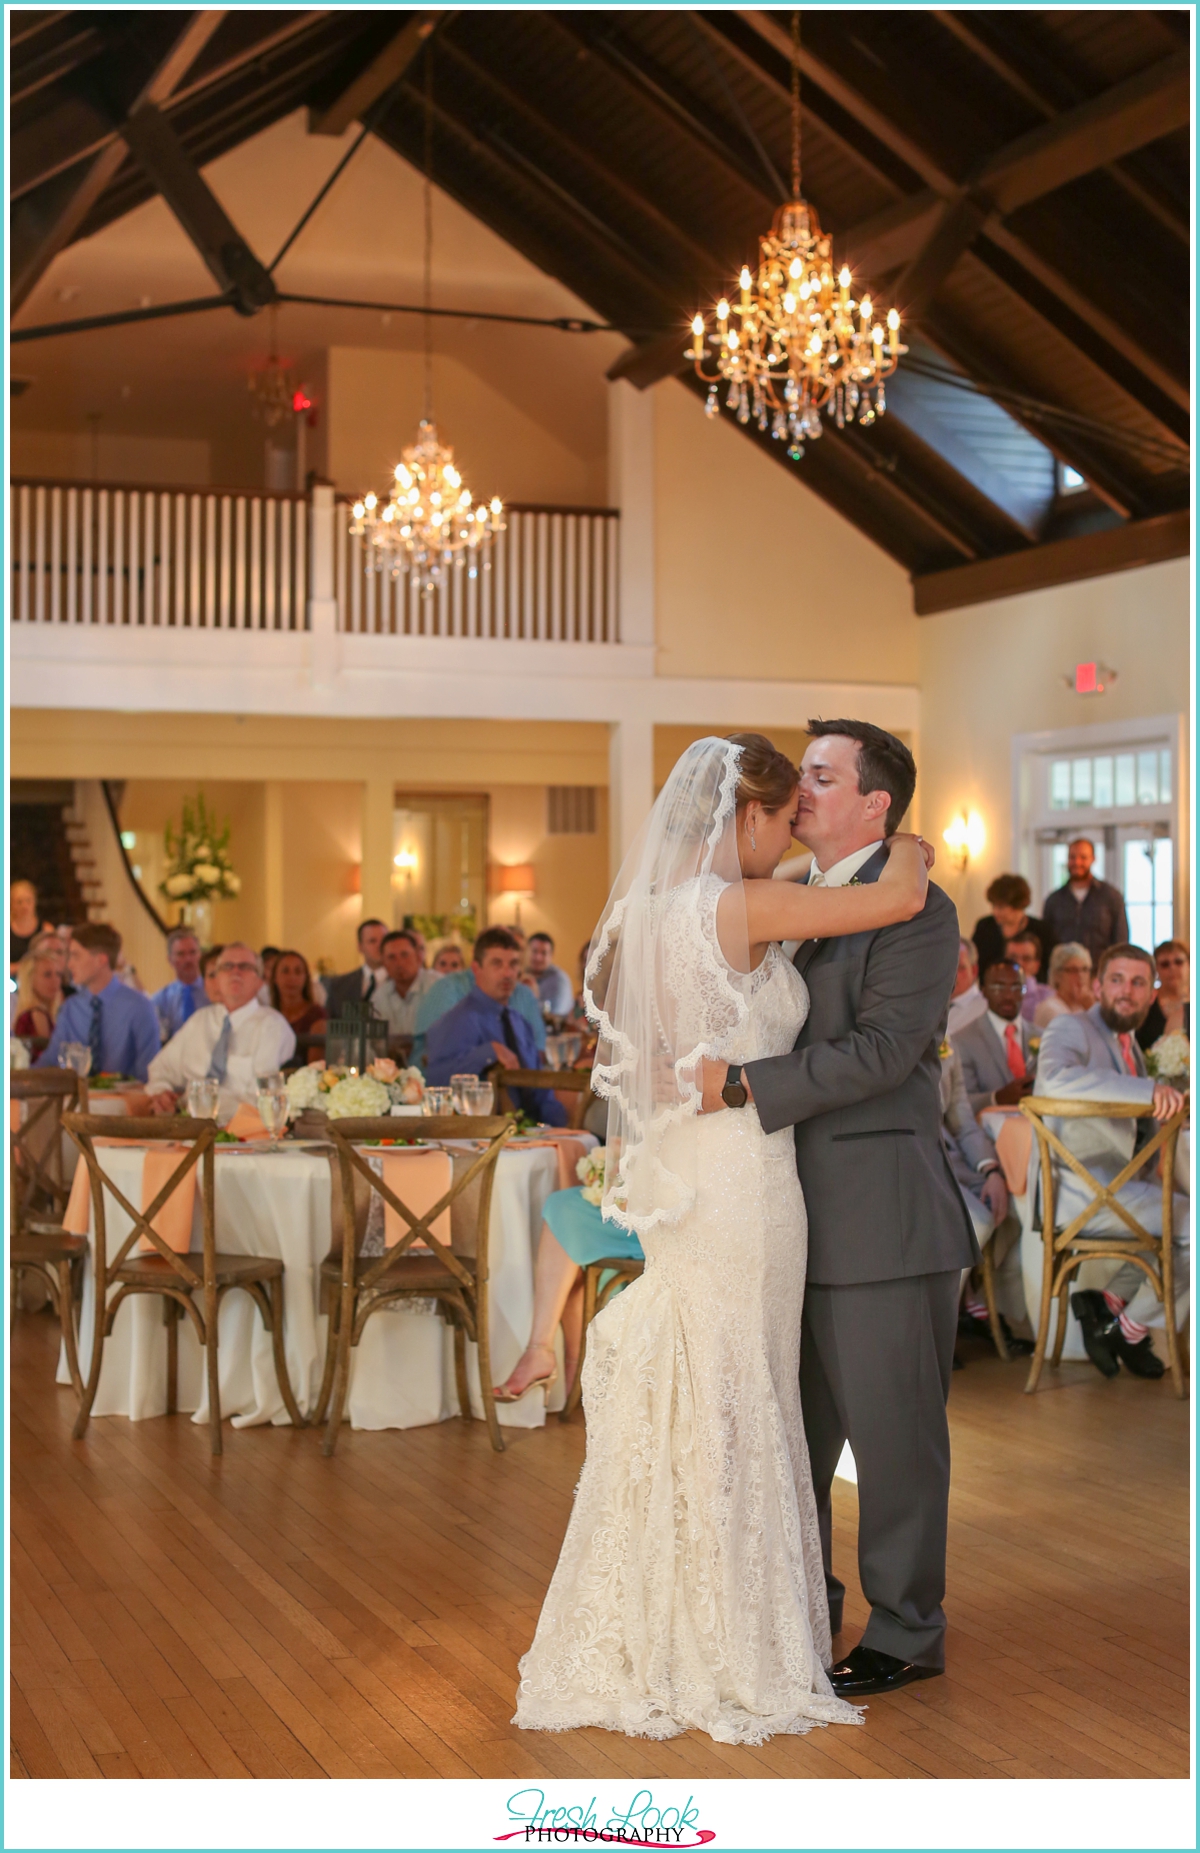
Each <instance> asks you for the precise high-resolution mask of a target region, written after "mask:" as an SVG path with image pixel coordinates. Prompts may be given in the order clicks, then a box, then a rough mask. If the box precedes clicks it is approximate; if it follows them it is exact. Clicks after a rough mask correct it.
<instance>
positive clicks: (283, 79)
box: [10, 7, 1191, 610]
mask: <svg viewBox="0 0 1200 1853" xmlns="http://www.w3.org/2000/svg"><path fill="white" fill-rule="evenodd" d="M10 28H11V36H12V100H11V157H10V177H11V193H12V221H11V251H12V279H13V306H14V310H18V309H19V307H20V304H21V303H22V302H23V301H24V300H25V298H26V296H27V295H28V294H29V291H30V290H31V289H32V288H33V285H34V284H35V283H36V281H37V280H38V278H39V277H40V276H41V275H42V274H43V273H44V271H45V269H46V267H47V265H48V264H49V263H50V262H51V261H52V259H53V257H54V256H55V254H56V253H57V252H58V251H59V250H60V249H62V248H64V246H65V245H66V244H68V243H70V242H71V241H72V240H73V239H75V238H79V237H85V236H87V235H88V234H90V233H92V232H95V231H97V230H98V229H100V228H101V227H102V226H104V225H106V224H108V223H110V222H111V221H112V220H114V219H115V218H118V217H119V216H121V215H122V214H123V213H126V212H129V211H130V210H131V209H132V208H133V207H135V206H136V205H138V204H140V203H141V202H142V201H143V200H145V199H147V198H149V197H150V196H151V195H152V194H153V193H154V192H155V191H156V190H157V189H158V188H161V190H162V191H163V193H164V195H165V196H166V198H167V200H168V203H169V204H170V205H172V207H173V208H174V210H175V211H176V213H177V214H178V216H179V217H180V218H181V220H182V221H183V223H184V225H185V228H186V229H187V230H188V231H189V234H190V235H191V236H193V238H195V240H196V242H197V244H198V246H199V247H200V248H201V251H202V255H204V256H205V258H206V262H208V264H209V268H210V269H211V270H212V271H213V274H214V275H215V276H216V277H217V278H218V281H219V284H220V287H221V288H222V289H224V290H226V291H227V292H228V293H229V295H230V297H231V301H234V300H236V306H237V307H238V308H239V309H240V311H241V312H242V313H253V312H255V311H256V310H257V309H258V308H259V307H260V306H261V305H262V302H263V301H265V300H268V299H269V295H270V291H271V289H272V287H273V285H272V281H271V278H270V277H269V276H267V275H266V274H265V273H264V272H263V270H262V266H261V265H260V264H259V261H258V258H257V257H256V256H255V254H253V253H252V252H249V251H248V250H246V249H245V248H244V247H241V248H240V249H238V248H237V247H238V244H239V241H238V240H237V235H236V232H235V230H234V228H232V227H230V226H228V224H227V222H225V224H222V222H221V220H220V218H219V217H218V216H214V214H213V212H206V209H205V205H204V200H203V196H202V195H203V189H202V183H199V185H200V191H199V192H197V186H196V185H195V184H193V180H196V181H197V182H198V177H196V176H195V175H194V170H195V169H196V168H198V167H199V166H201V165H203V164H204V163H205V162H207V161H209V160H212V159H213V158H214V157H215V156H217V155H219V154H221V153H223V152H225V151H226V150H227V149H229V148H232V147H234V146H236V145H237V144H239V143H241V142H243V141H245V140H246V139H248V138H249V137H251V136H253V135H254V134H256V133H257V132H258V131H259V130H261V129H263V128H265V127H266V126H267V125H268V124H270V123H271V122H273V121H275V120H277V119H278V118H280V117H282V116H284V115H286V114H288V113H290V112H291V111H293V110H295V109H297V108H298V107H301V106H306V107H307V108H308V110H309V124H310V128H311V129H312V130H313V132H314V133H326V134H340V133H342V131H343V130H344V129H345V128H346V127H347V126H348V125H349V124H350V123H351V122H353V121H355V120H358V121H361V120H363V119H364V118H367V119H369V120H370V122H371V125H372V127H373V130H374V132H375V133H376V134H377V135H379V136H380V137H381V138H382V139H383V140H384V141H386V142H387V143H388V144H389V145H390V146H391V147H392V148H394V149H395V150H396V151H397V152H398V153H399V154H401V155H402V156H403V157H404V158H406V159H407V160H409V161H411V162H413V163H414V164H416V165H418V166H419V165H421V163H422V160H423V126H422V123H423V98H424V65H425V58H426V57H427V56H428V55H430V52H429V50H428V48H432V54H431V55H432V57H433V85H434V129H433V160H434V172H435V178H436V180H437V183H438V185H439V186H440V187H442V188H443V189H444V190H445V191H447V192H448V193H450V194H452V195H453V196H454V197H455V198H456V199H457V200H458V201H459V202H460V203H461V204H462V205H463V206H465V207H466V208H467V209H468V210H469V211H470V212H472V213H474V214H475V215H476V216H477V217H479V218H480V219H482V220H483V221H484V222H485V223H487V224H488V225H489V226H491V227H492V228H493V229H494V230H495V231H496V232H498V233H499V234H500V235H501V236H502V237H504V238H505V239H507V240H508V241H509V243H510V244H512V245H513V246H514V247H515V248H516V249H518V250H519V251H521V252H522V253H523V254H524V255H525V256H526V257H528V258H529V259H530V260H531V261H532V262H533V263H534V264H536V265H538V266H539V267H540V268H541V269H543V270H544V271H547V272H548V273H550V274H551V275H553V276H555V277H557V278H558V279H560V280H561V281H562V282H563V283H565V284H566V285H568V286H569V287H570V288H571V289H572V290H573V291H574V292H575V293H576V294H577V295H578V296H580V297H582V298H583V300H584V301H586V302H587V303H589V304H590V305H591V306H592V307H593V308H594V310H595V311H596V313H597V315H598V316H600V317H602V318H603V319H604V320H605V321H606V322H609V323H611V324H612V325H613V326H615V327H617V328H619V329H621V330H622V331H623V332H624V333H625V334H627V335H628V337H629V339H630V343H631V346H630V349H629V352H628V353H627V354H626V356H625V357H624V359H623V360H622V361H621V362H619V363H618V366H617V368H616V369H614V371H615V372H617V373H621V374H623V375H624V376H625V377H628V378H629V379H631V380H632V381H633V383H634V384H635V385H639V386H643V387H644V386H647V385H649V384H650V383H652V382H653V381H655V380H657V379H660V378H663V377H666V376H667V375H669V374H672V373H676V372H678V373H679V374H680V376H681V377H683V378H684V379H689V380H690V383H691V384H692V385H693V387H694V388H695V389H696V390H702V388H700V387H699V384H698V382H696V381H695V380H694V378H692V377H691V376H690V374H689V372H688V370H687V369H686V368H685V367H684V365H683V362H682V347H683V341H684V339H685V335H686V325H687V321H688V319H689V318H690V316H691V315H692V314H693V313H694V311H695V310H696V309H697V308H699V307H704V308H707V307H708V306H709V305H710V304H711V302H712V301H713V300H714V298H715V297H716V295H718V294H719V293H720V292H721V290H722V289H723V288H725V287H727V285H728V280H729V279H730V278H732V277H733V276H734V275H735V274H736V272H737V270H738V268H739V266H740V265H741V264H742V263H743V262H744V261H745V260H746V259H747V258H752V257H753V255H754V253H755V251H756V248H757V244H756V241H757V238H758V236H759V234H760V233H761V232H763V231H765V229H766V228H767V226H768V224H769V222H770V218H771V215H772V213H773V212H774V210H775V208H776V206H777V205H778V204H779V203H780V201H781V199H782V198H783V197H784V196H785V184H784V181H783V179H782V178H781V177H782V176H785V175H786V174H787V172H788V169H789V109H788V95H789V65H788V50H789V45H790V26H789V15H788V14H787V13H786V12H784V11H753V10H744V11H724V12H703V11H696V12H692V11H682V10H673V9H672V10H650V11H636V12H635V11H628V12H623V11H612V12H600V11H597V12H590V11H585V10H564V11H553V10H547V11H524V12H502V11H492V10H490V9H487V8H479V9H469V10H463V11H461V12H450V13H441V14H438V13H413V12H403V11H394V10H388V11H386V12H359V11H356V10H354V9H337V10H334V11H330V12H325V13H320V12H286V11H261V12H259V11H250V10H236V11H235V10H230V11H228V12H217V11H210V12H203V13H196V14H190V15H189V14H186V13H182V14H181V13H169V12H155V11H152V10H151V11H138V12H128V13H125V12H100V11H96V12H92V11H86V12H70V11H68V12H50V11H46V12H25V13H15V14H13V15H12V16H11V20H10ZM1189 32H1190V14H1189V10H1188V9H1186V8H1178V9H1174V10H1172V9H1163V10H1151V9H1148V8H1128V9H1125V8H1120V7H1114V8H1103V9H1098V10H1095V11H1088V10H1082V11H1077V10H1070V11H1068V10H1061V11H1060V10H1044V11H1036V10H1022V9H1016V10H1003V11H994V12H993V11H970V10H968V11H963V12H957V13H956V12H950V11H941V10H936V9H928V10H923V11H909V10H905V9H901V8H895V9H892V8H886V7H885V8H879V9H862V10H860V9H850V10H845V11H843V10H838V9H824V8H820V9H815V10H813V11H811V12H807V13H805V14H804V15H803V20H802V71H803V121H804V180H805V192H806V194H807V195H808V197H809V198H811V199H812V201H813V203H814V204H815V205H816V207H817V209H818V211H819V212H820V215H821V219H822V222H823V224H824V225H825V227H826V229H827V230H830V231H832V232H833V234H834V238H835V252H837V253H839V254H840V253H841V252H843V251H844V252H845V253H846V254H847V256H848V258H849V261H850V262H851V263H852V264H853V265H854V267H855V271H856V276H857V277H859V278H861V279H863V280H867V281H869V282H870V283H871V285H872V286H873V292H874V293H875V294H876V296H877V298H879V299H882V300H886V301H889V302H890V301H893V300H895V301H896V302H897V303H898V305H899V307H900V308H901V310H902V312H903V313H904V315H905V326H906V332H907V337H908V339H909V341H910V344H911V346H912V350H913V362H914V363H915V364H914V365H911V366H908V367H902V369H901V372H900V373H899V374H897V376H896V378H895V380H894V382H893V383H892V384H893V388H894V390H892V391H890V393H889V400H890V404H889V410H888V413H887V416H886V417H885V418H884V419H882V420H881V421H879V422H878V423H877V424H876V425H875V426H874V427H872V428H870V429H867V430H860V429H857V428H855V429H848V430H846V431H844V432H838V431H836V430H835V429H832V428H827V429H826V432H825V434H824V436H823V437H822V438H821V440H820V442H819V443H810V444H809V445H808V447H807V452H806V455H805V456H804V457H803V458H802V459H801V460H800V462H798V463H790V462H789V461H788V459H787V457H786V455H785V453H784V450H783V447H782V446H781V445H779V444H776V443H773V442H772V441H771V439H770V438H769V437H766V436H764V435H762V434H760V433H759V432H757V431H756V430H755V429H754V428H753V427H748V428H747V430H746V436H747V437H748V438H749V439H750V440H751V441H753V442H756V443H759V444H760V445H761V446H762V447H763V448H764V449H765V450H766V451H767V452H768V453H769V454H770V455H771V456H772V457H773V458H774V459H775V460H776V461H777V462H778V463H779V464H780V466H781V467H783V468H785V469H789V470H794V471H796V473H797V474H798V476H799V477H800V479H801V480H803V481H804V482H805V483H806V484H807V485H808V486H809V487H810V488H811V489H813V490H814V491H815V492H816V493H817V494H818V495H821V496H822V497H824V498H825V499H826V500H827V501H828V502H830V503H831V504H832V505H833V506H834V507H836V508H837V509H839V510H840V511H841V512H842V513H843V514H844V515H846V516H847V517H848V518H849V519H850V520H851V521H853V522H854V523H855V524H856V525H857V526H858V527H859V528H861V529H862V530H863V531H864V532H865V533H867V534H868V535H870V537H871V538H872V539H873V540H875V541H876V542H878V544H879V545H880V546H882V547H884V548H885V549H886V550H887V552H888V553H890V554H891V555H892V556H893V557H894V558H896V559H897V560H899V561H900V562H902V564H903V565H904V566H905V567H906V568H907V569H908V570H909V571H910V572H911V573H912V574H913V576H914V579H915V581H916V583H917V607H918V609H919V610H920V609H937V608H939V607H940V606H941V605H942V604H944V603H946V602H949V601H950V600H952V601H953V602H955V603H963V602H969V601H970V599H971V598H972V597H979V596H987V595H988V587H989V586H991V585H993V584H994V585H997V586H999V585H1001V584H1002V585H1004V586H1005V587H1011V586H1012V584H1013V583H1014V582H1015V583H1017V584H1021V583H1027V584H1034V583H1043V584H1044V583H1050V582H1053V581H1054V580H1055V579H1056V578H1059V577H1071V578H1074V577H1080V576H1086V573H1087V572H1088V571H1089V570H1096V571H1107V570H1112V567H1113V564H1114V563H1115V564H1117V565H1120V564H1127V563H1130V562H1132V561H1133V560H1135V559H1141V558H1163V557H1167V556H1169V555H1170V554H1172V553H1181V552H1186V551H1187V532H1188V530H1187V513H1186V511H1187V508H1188V500H1189V476H1188V453H1187V444H1188V439H1189V430H1190V425H1189V397H1188V391H1189V366H1190V337H1191V325H1190V315H1189V272H1190V254H1189V234H1190V214H1191V205H1190V190H1189V183H1190V164H1189V129H1188V118H1189V95H1190V69H1191V54H1190V45H1189ZM135 150H136V152H135ZM189 170H190V171H189ZM209 197H210V200H211V196H209ZM212 204H213V206H214V208H215V202H212ZM216 211H217V213H218V214H219V209H216ZM206 247H207V248H206ZM275 281H276V283H277V284H278V286H279V287H280V288H284V287H286V285H285V282H284V279H283V275H282V274H281V275H280V277H279V278H277V279H276V280H275ZM337 281H338V280H337V279H336V278H330V280H329V288H330V292H331V293H336V291H337ZM918 369H919V370H918ZM931 370H932V371H931ZM956 379H968V380H971V381H973V382H975V383H976V385H977V386H982V387H984V388H985V389H987V390H986V391H985V392H984V393H983V394H979V393H975V394H972V393H970V392H969V391H964V390H962V389H961V387H960V386H959V385H956V384H954V383H953V382H954V381H955V380H956ZM722 415H725V414H724V413H723V414H722ZM1056 465H1057V466H1064V465H1065V466H1067V467H1068V468H1069V469H1070V470H1071V471H1074V472H1077V473H1078V475H1079V476H1080V477H1082V478H1083V480H1084V485H1085V486H1084V487H1083V488H1082V489H1076V490H1075V492H1074V493H1066V492H1064V478H1063V473H1062V469H1061V468H1060V467H1056ZM1090 533H1095V534H1096V535H1097V537H1099V535H1100V534H1101V533H1103V534H1104V537H1105V538H1104V544H1103V546H1097V547H1096V549H1095V550H1094V558H1095V560H1096V561H1097V564H1096V566H1095V567H1094V569H1089V566H1088V564H1087V562H1088V560H1089V558H1091V557H1093V550H1091V549H1089V548H1088V547H1087V546H1086V544H1081V543H1082V542H1083V541H1084V538H1085V537H1086V536H1087V535H1088V534H1090ZM943 575H944V576H945V577H944V578H943Z"/></svg>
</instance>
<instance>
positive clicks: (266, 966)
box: [258, 946, 279, 1005]
mask: <svg viewBox="0 0 1200 1853" xmlns="http://www.w3.org/2000/svg"><path fill="white" fill-rule="evenodd" d="M258 956H259V958H260V959H261V960H262V969H263V981H262V989H261V990H260V991H259V993H258V1001H259V1003H260V1004H268V1005H269V1004H270V1002H271V980H272V978H274V976H275V961H276V959H277V958H278V957H279V947H278V946H264V947H263V949H262V951H261V952H260V953H259V955H258Z"/></svg>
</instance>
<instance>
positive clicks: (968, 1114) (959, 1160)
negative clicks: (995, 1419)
mask: <svg viewBox="0 0 1200 1853" xmlns="http://www.w3.org/2000/svg"><path fill="white" fill-rule="evenodd" d="M985 1007H986V1006H985ZM941 1098H942V1144H943V1146H944V1147H945V1151H946V1158H947V1160H948V1162H949V1165H950V1169H951V1171H952V1172H953V1173H954V1180H955V1182H956V1184H957V1185H958V1189H959V1194H960V1195H961V1197H962V1200H963V1202H964V1203H965V1204H966V1206H967V1214H968V1215H969V1216H970V1218H971V1224H972V1227H973V1228H974V1230H975V1240H976V1241H977V1242H978V1243H979V1246H980V1248H984V1247H986V1245H987V1243H988V1242H994V1243H995V1244H996V1247H995V1249H994V1251H993V1257H992V1258H993V1260H994V1262H995V1264H996V1303H997V1306H998V1307H999V1309H1000V1316H1001V1319H1002V1320H1005V1338H1006V1339H1008V1340H1009V1341H1010V1342H1012V1343H1013V1344H1014V1346H1015V1348H1016V1349H1018V1350H1028V1351H1032V1349H1033V1346H1032V1345H1031V1344H1029V1343H1028V1342H1027V1341H1025V1340H1014V1339H1013V1338H1012V1333H1011V1332H1010V1331H1009V1330H1008V1329H1007V1320H1006V1319H1005V1315H1006V1314H1007V1317H1008V1318H1009V1319H1014V1320H1017V1321H1019V1322H1021V1323H1024V1322H1025V1317H1026V1314H1025V1283H1024V1279H1023V1277H1022V1274H1021V1251H1020V1237H1021V1231H1020V1227H1019V1225H1018V1223H1017V1222H1016V1219H1015V1218H1010V1217H1009V1213H1008V1211H1009V1199H1008V1186H1007V1184H1006V1183H1005V1181H1004V1173H1003V1171H1002V1170H1001V1169H1000V1160H999V1159H998V1158H997V1157H996V1148H995V1146H994V1145H993V1143H992V1141H991V1140H990V1139H989V1137H988V1135H987V1133H986V1132H984V1130H983V1128H982V1126H981V1125H980V1124H979V1121H978V1120H977V1119H976V1118H975V1115H974V1114H973V1113H972V1111H971V1103H970V1101H969V1100H968V1099H967V1084H966V1081H965V1080H964V1078H963V1070H962V1063H961V1061H960V1060H959V1058H958V1056H957V1055H956V1054H955V1052H954V1050H953V1049H952V1050H951V1052H950V1054H949V1055H948V1056H944V1057H943V1060H942V1080H941ZM1002 1225H1004V1226H1003V1227H1002ZM964 1287H965V1294H964V1310H965V1313H966V1316H967V1318H968V1320H969V1321H970V1322H971V1325H972V1328H973V1329H977V1330H978V1331H979V1332H980V1333H981V1334H982V1335H984V1336H986V1335H987V1333H988V1330H989V1326H988V1310H987V1306H986V1304H985V1302H984V1301H983V1299H982V1298H981V1297H980V1295H979V1293H978V1292H977V1291H975V1290H974V1289H973V1287H972V1284H971V1280H970V1276H969V1274H967V1275H964Z"/></svg>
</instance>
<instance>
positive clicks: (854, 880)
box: [846, 875, 863, 888]
mask: <svg viewBox="0 0 1200 1853" xmlns="http://www.w3.org/2000/svg"><path fill="white" fill-rule="evenodd" d="M862 885H863V884H862V883H861V882H860V881H859V879H858V876H857V875H852V876H851V877H850V879H849V881H848V882H847V883H846V886H847V888H861V887H862Z"/></svg>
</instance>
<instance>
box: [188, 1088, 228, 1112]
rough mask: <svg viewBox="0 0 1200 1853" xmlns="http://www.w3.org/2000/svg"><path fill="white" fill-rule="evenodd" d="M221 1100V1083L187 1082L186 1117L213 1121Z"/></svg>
mask: <svg viewBox="0 0 1200 1853" xmlns="http://www.w3.org/2000/svg"><path fill="white" fill-rule="evenodd" d="M220 1098H221V1083H220V1082H219V1081H213V1080H209V1079H205V1080H202V1081H189V1082H188V1086H187V1110H188V1116H189V1118H191V1119H194V1120H215V1119H216V1117H217V1106H218V1103H219V1101H220Z"/></svg>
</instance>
